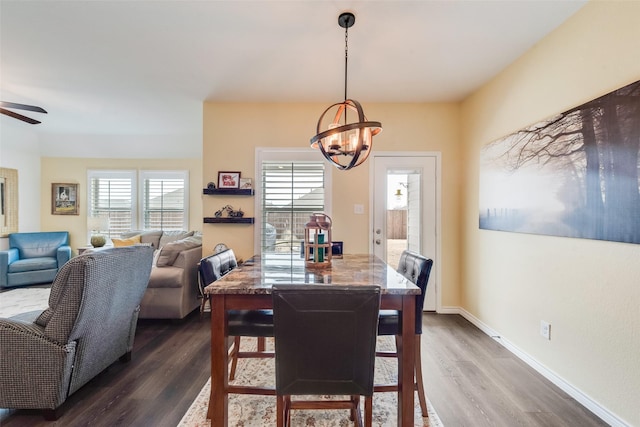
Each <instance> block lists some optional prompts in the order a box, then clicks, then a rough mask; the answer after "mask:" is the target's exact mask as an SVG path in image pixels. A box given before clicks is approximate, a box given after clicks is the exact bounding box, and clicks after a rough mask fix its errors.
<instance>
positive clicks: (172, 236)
mask: <svg viewBox="0 0 640 427" xmlns="http://www.w3.org/2000/svg"><path fill="white" fill-rule="evenodd" d="M189 236H193V231H165V232H163V233H162V237H160V247H159V248H158V249H162V248H163V247H164V245H166V244H167V243H171V242H175V241H176V240H182V239H184V238H186V237H189Z"/></svg>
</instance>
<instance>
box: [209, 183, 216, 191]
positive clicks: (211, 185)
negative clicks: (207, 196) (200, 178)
mask: <svg viewBox="0 0 640 427" xmlns="http://www.w3.org/2000/svg"><path fill="white" fill-rule="evenodd" d="M207 189H208V190H215V189H216V184H214V183H213V182H210V183H208V184H207Z"/></svg>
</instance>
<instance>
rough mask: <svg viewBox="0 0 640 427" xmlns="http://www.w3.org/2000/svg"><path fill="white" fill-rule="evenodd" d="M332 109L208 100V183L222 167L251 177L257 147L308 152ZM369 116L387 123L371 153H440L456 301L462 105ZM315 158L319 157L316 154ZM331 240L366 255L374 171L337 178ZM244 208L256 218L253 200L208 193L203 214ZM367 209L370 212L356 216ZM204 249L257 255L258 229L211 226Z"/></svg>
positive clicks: (447, 283)
mask: <svg viewBox="0 0 640 427" xmlns="http://www.w3.org/2000/svg"><path fill="white" fill-rule="evenodd" d="M326 107H328V104H327V105H325V104H249V103H205V105H204V120H203V122H204V132H203V138H204V144H203V181H202V185H203V186H205V185H206V184H207V183H208V182H209V181H214V182H216V181H217V173H218V171H221V170H228V171H240V172H241V174H242V176H243V177H248V178H254V179H255V177H254V174H255V172H254V171H255V149H256V147H286V148H291V147H296V148H307V147H308V146H309V139H310V138H311V137H312V136H313V134H314V133H315V127H316V122H317V120H318V117H319V116H320V114H321V113H322V111H324V109H325V108H326ZM363 107H364V109H365V112H366V114H367V117H369V118H370V119H372V120H378V121H380V122H382V126H383V128H384V130H383V132H382V133H381V134H380V135H379V136H377V137H376V138H375V139H374V151H432V152H433V151H436V152H441V153H442V170H443V173H442V183H441V184H442V212H443V213H446V215H443V218H442V242H443V243H442V270H443V271H442V275H441V280H442V286H441V288H442V291H441V292H442V304H443V305H444V306H457V305H458V304H459V274H458V272H459V264H458V254H459V252H460V247H459V243H460V242H459V240H460V239H459V231H458V229H459V227H458V225H459V216H458V213H459V211H460V190H459V178H458V177H459V173H460V171H459V158H460V151H459V128H460V122H459V107H458V106H457V105H456V104H369V103H365V104H364V105H363ZM318 158H321V154H320V153H318ZM331 193H332V197H333V199H332V205H333V209H332V214H333V236H334V239H335V240H343V241H344V242H345V252H348V253H368V251H369V212H368V209H369V167H368V165H366V164H365V165H362V166H360V167H358V168H354V169H352V170H350V171H338V170H335V171H334V173H333V188H332V189H331ZM227 203H229V204H231V205H232V206H233V207H234V208H239V207H241V208H242V210H243V211H245V214H246V216H254V215H255V209H254V200H253V198H250V199H248V198H246V197H241V196H232V197H220V196H206V197H205V199H204V201H203V208H204V212H205V215H204V216H212V215H213V213H214V212H215V211H216V210H218V209H220V208H221V207H222V206H224V205H225V204H227ZM356 203H357V204H362V205H364V206H365V209H366V210H367V212H365V215H364V216H363V215H355V214H354V213H353V205H354V204H356ZM203 234H204V248H203V251H204V252H205V253H206V252H209V251H211V250H212V248H213V246H214V245H215V244H216V243H218V242H224V243H226V244H227V245H228V246H230V247H233V248H234V251H235V252H236V254H237V256H238V257H239V258H244V259H247V258H248V257H250V256H251V255H252V254H253V247H254V245H253V239H254V235H253V227H252V226H250V225H238V224H206V225H205V226H204V229H203Z"/></svg>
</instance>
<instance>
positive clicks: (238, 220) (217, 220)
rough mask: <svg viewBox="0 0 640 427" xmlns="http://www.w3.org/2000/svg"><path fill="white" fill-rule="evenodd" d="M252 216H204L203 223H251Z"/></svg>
mask: <svg viewBox="0 0 640 427" xmlns="http://www.w3.org/2000/svg"><path fill="white" fill-rule="evenodd" d="M253 221H254V218H245V217H242V218H228V217H224V218H215V217H205V218H204V222H205V224H253Z"/></svg>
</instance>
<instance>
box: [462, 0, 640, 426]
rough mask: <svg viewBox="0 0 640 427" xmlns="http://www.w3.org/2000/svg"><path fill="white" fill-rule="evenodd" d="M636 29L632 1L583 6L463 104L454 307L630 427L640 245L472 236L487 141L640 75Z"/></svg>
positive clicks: (638, 370) (639, 10) (636, 420)
mask: <svg viewBox="0 0 640 427" xmlns="http://www.w3.org/2000/svg"><path fill="white" fill-rule="evenodd" d="M639 22H640V2H610V1H607V2H591V3H589V4H587V5H586V6H585V7H584V8H583V9H582V10H581V11H579V12H578V13H577V14H576V15H574V17H572V18H571V19H570V20H569V21H567V22H566V23H565V24H564V25H562V26H561V27H560V28H559V29H558V30H556V31H555V32H554V33H552V34H551V35H550V36H549V37H547V38H546V39H545V40H543V41H542V42H541V43H539V44H538V45H536V46H535V47H534V48H533V49H531V50H530V51H529V52H528V53H527V54H526V55H525V56H523V57H522V58H521V59H520V60H518V61H517V62H516V63H514V64H512V66H510V67H509V68H508V69H506V70H505V71H504V72H503V73H501V74H500V75H499V76H498V77H497V78H496V79H494V80H493V81H492V82H491V83H490V84H488V85H486V86H485V87H483V88H482V90H480V91H479V92H478V93H476V94H475V95H474V96H472V97H470V98H469V99H468V100H466V101H465V102H464V103H463V106H462V123H463V124H464V127H463V131H462V132H463V137H462V139H463V142H464V150H465V153H466V154H465V155H466V159H465V163H464V167H463V168H462V170H463V171H465V175H464V184H463V185H464V211H463V218H462V223H461V225H462V228H463V235H464V238H463V244H462V248H463V252H462V255H463V260H464V263H463V265H464V270H463V279H462V280H463V294H462V299H461V306H462V307H463V308H464V309H465V310H467V311H468V312H469V313H471V314H472V315H473V316H475V317H476V318H477V319H479V320H480V321H481V322H482V323H484V324H485V325H486V326H488V327H489V328H492V329H493V330H495V331H497V333H498V334H499V335H501V336H502V337H503V338H505V339H506V340H508V341H510V342H511V343H512V344H513V345H514V346H516V347H517V348H519V349H521V350H522V351H524V352H525V353H527V354H528V355H530V356H532V357H533V358H534V359H535V360H537V361H538V362H539V363H540V364H541V365H543V366H545V367H546V368H548V369H549V370H550V371H552V372H554V373H555V374H557V375H559V376H560V377H561V378H563V379H564V380H565V381H566V382H568V383H569V384H571V385H573V386H574V387H577V388H578V389H579V390H580V391H582V392H583V393H584V394H585V395H586V396H588V397H590V398H591V399H593V400H594V401H596V402H598V403H599V404H600V405H602V406H604V407H606V408H607V409H608V410H609V411H611V412H612V413H613V414H615V415H616V416H617V417H619V418H620V419H622V420H624V421H625V422H627V423H629V424H630V425H640V410H638V402H640V363H639V360H638V358H639V357H640V314H639V313H640V309H639V308H640V262H639V260H640V245H632V244H623V243H615V242H604V241H595V240H583V239H568V238H559V237H548V236H534V235H524V234H515V233H504V232H495V231H486V230H479V229H478V167H479V166H478V165H479V152H480V149H481V147H482V146H483V145H485V144H487V143H489V142H491V141H493V140H495V139H497V138H499V137H501V136H504V135H507V134H508V133H510V132H513V131H515V130H518V129H519V128H521V127H524V126H526V125H529V124H532V123H535V122H537V121H539V120H541V119H544V118H546V117H548V116H550V115H553V114H555V113H559V112H562V111H564V110H566V109H568V108H570V107H573V106H577V105H580V104H581V103H583V102H585V101H588V100H591V99H593V98H596V97H598V96H601V95H604V94H606V93H608V92H609V91H611V90H613V89H616V88H619V87H622V86H624V85H626V84H629V83H631V82H634V81H636V80H638V79H640V56H638V54H639V52H640V25H638V23H639ZM542 319H544V320H546V321H549V322H551V324H552V329H551V330H552V333H551V335H552V338H551V341H547V340H545V339H544V338H542V337H541V336H540V335H539V325H540V320H542Z"/></svg>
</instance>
